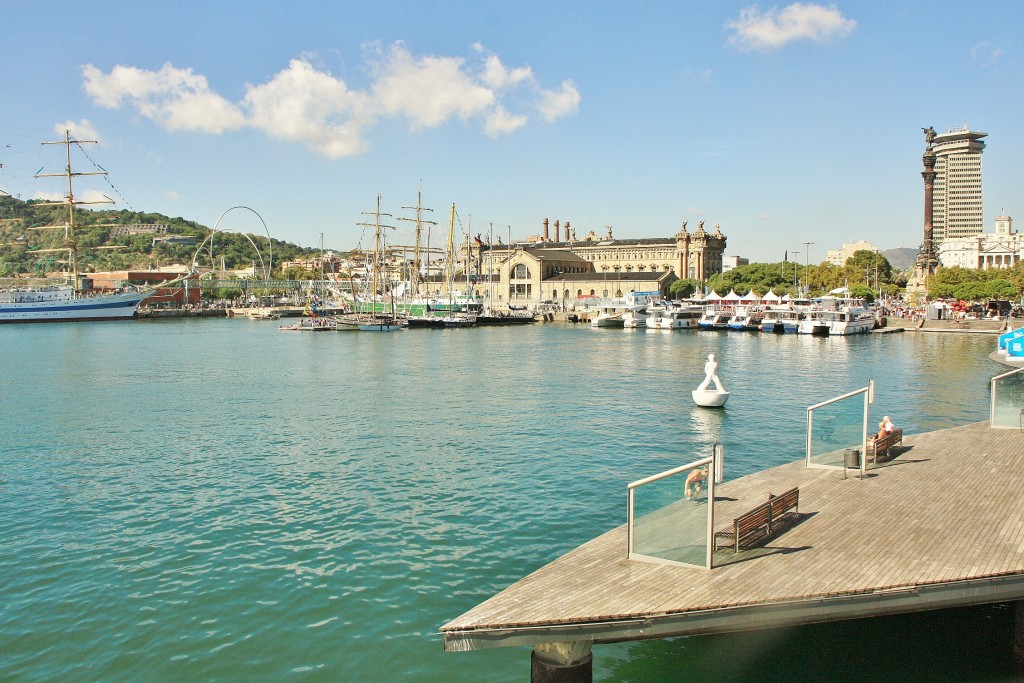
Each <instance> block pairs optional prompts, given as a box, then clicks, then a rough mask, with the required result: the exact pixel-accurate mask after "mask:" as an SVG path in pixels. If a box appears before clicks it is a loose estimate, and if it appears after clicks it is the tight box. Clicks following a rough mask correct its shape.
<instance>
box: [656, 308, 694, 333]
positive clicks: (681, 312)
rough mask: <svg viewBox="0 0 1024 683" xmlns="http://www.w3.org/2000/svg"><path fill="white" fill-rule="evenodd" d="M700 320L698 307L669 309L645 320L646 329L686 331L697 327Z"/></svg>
mask: <svg viewBox="0 0 1024 683" xmlns="http://www.w3.org/2000/svg"><path fill="white" fill-rule="evenodd" d="M700 319H701V308H700V307H699V306H695V307H684V308H670V309H665V310H662V311H660V312H658V314H657V315H654V314H652V315H651V316H650V317H649V318H648V319H647V329H649V330H688V329H692V328H694V327H697V323H698V322H699V321H700Z"/></svg>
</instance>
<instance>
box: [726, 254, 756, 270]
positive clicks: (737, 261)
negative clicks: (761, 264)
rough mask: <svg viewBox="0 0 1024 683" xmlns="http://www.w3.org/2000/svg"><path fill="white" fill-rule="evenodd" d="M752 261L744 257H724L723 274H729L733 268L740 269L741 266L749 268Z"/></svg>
mask: <svg viewBox="0 0 1024 683" xmlns="http://www.w3.org/2000/svg"><path fill="white" fill-rule="evenodd" d="M749 265H750V259H748V258H743V257H742V256H723V257H722V272H723V273H728V272H729V271H730V270H732V269H733V268H739V267H740V266H749Z"/></svg>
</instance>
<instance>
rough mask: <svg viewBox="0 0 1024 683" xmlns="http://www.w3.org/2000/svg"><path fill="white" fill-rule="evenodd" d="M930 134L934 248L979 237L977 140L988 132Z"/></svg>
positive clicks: (980, 145) (981, 224)
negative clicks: (947, 242)
mask: <svg viewBox="0 0 1024 683" xmlns="http://www.w3.org/2000/svg"><path fill="white" fill-rule="evenodd" d="M933 135H934V136H935V137H934V141H933V143H932V145H931V147H930V151H931V152H933V153H934V155H935V168H934V171H935V185H934V190H933V193H932V242H933V244H934V247H935V248H936V249H937V248H938V246H939V245H940V244H941V243H942V242H943V240H947V239H962V238H965V237H973V236H975V235H980V234H981V232H982V230H983V228H984V220H985V216H984V213H983V211H982V204H981V153H982V152H983V151H984V150H985V143H984V142H982V140H981V139H982V138H983V137H985V136H986V135H988V133H979V132H977V131H972V130H968V129H967V127H966V126H964V127H963V128H960V129H953V130H949V131H946V132H945V133H939V134H934V133H933Z"/></svg>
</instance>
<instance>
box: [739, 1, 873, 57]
mask: <svg viewBox="0 0 1024 683" xmlns="http://www.w3.org/2000/svg"><path fill="white" fill-rule="evenodd" d="M726 27H727V28H730V29H732V30H733V32H734V33H733V35H732V36H730V38H729V43H730V44H732V45H736V46H738V47H740V48H743V49H751V50H757V49H773V48H778V47H782V46H783V45H785V44H787V43H790V42H793V41H794V40H813V41H816V42H819V43H820V42H824V41H827V40H830V39H832V38H840V37H842V36H845V35H848V34H849V33H850V32H852V31H853V30H854V28H856V27H857V22H856V21H854V20H853V19H847V18H846V17H844V16H843V13H842V12H840V11H839V10H838V9H837V8H836V6H835V5H829V6H828V7H825V6H824V5H815V4H811V3H807V4H804V3H799V2H797V3H794V4H792V5H789V6H787V7H784V8H782V9H781V10H780V9H778V8H777V7H772V8H771V9H769V10H766V11H764V12H762V11H761V10H760V9H759V8H758V7H757V5H751V6H750V7H747V8H745V9H742V10H740V16H739V19H736V20H735V21H730V22H727V23H726Z"/></svg>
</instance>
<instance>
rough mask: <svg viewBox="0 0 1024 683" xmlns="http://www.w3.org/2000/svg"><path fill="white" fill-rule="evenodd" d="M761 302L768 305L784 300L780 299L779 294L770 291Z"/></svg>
mask: <svg viewBox="0 0 1024 683" xmlns="http://www.w3.org/2000/svg"><path fill="white" fill-rule="evenodd" d="M761 301H763V302H765V303H766V304H777V303H779V302H780V301H782V299H781V298H779V295H778V294H776V293H775V292H773V291H772V290H770V289H769V290H768V293H767V294H765V295H764V296H763V297H761Z"/></svg>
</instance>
